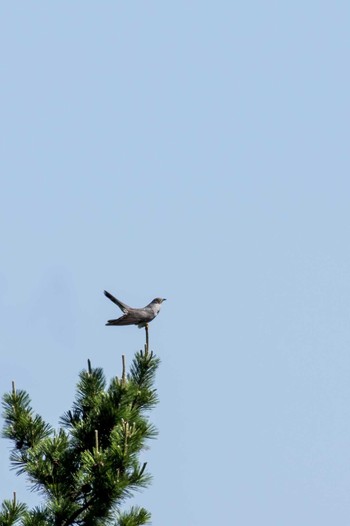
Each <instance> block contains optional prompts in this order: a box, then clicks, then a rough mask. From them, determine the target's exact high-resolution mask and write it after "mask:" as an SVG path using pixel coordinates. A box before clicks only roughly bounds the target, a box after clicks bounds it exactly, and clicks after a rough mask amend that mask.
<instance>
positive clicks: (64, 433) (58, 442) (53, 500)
mask: <svg viewBox="0 0 350 526" xmlns="http://www.w3.org/2000/svg"><path fill="white" fill-rule="evenodd" d="M88 365H89V366H88V370H86V371H82V372H81V373H80V377H79V382H78V385H77V390H76V397H75V400H74V403H73V407H72V409H71V410H69V411H67V412H66V413H65V414H64V415H63V417H62V418H61V421H60V424H61V428H60V429H59V430H54V429H53V428H52V427H51V426H50V425H48V424H47V423H45V422H44V421H43V419H42V418H41V417H40V416H39V415H35V414H34V412H33V410H32V408H31V405H30V399H29V396H28V394H27V393H26V392H25V391H20V390H18V391H16V390H15V388H14V387H13V389H12V392H11V393H7V394H5V395H4V397H3V408H4V412H3V415H4V420H5V425H4V430H3V436H4V437H6V438H8V439H10V440H11V441H12V442H13V448H12V451H11V454H10V460H11V464H12V468H13V469H14V470H15V471H16V472H17V474H23V473H24V474H25V475H26V476H27V478H28V480H29V483H30V485H31V487H32V489H34V490H36V491H38V492H40V494H41V495H42V496H43V505H42V506H41V507H40V508H34V509H32V510H28V509H27V508H26V506H25V505H24V504H17V503H16V502H15V499H14V501H13V502H12V501H8V500H5V501H4V502H3V504H2V511H1V513H0V526H10V525H14V524H16V523H17V524H21V525H22V526H44V525H45V526H48V525H52V526H69V525H82V526H90V525H91V526H92V525H94V526H95V525H105V524H115V525H119V526H138V525H142V524H147V523H148V522H149V520H150V514H149V513H148V512H147V511H146V510H144V509H143V508H134V507H133V508H131V510H130V511H129V512H127V513H125V512H121V508H120V507H121V504H122V503H123V502H124V501H125V499H126V498H128V497H130V496H131V495H132V494H133V491H135V490H139V489H141V488H144V487H146V486H147V485H148V484H149V483H150V480H151V477H150V475H149V473H148V472H147V470H146V464H145V463H143V464H142V463H140V460H139V456H140V452H142V451H143V450H145V449H147V441H148V439H150V438H154V437H155V436H156V435H157V431H156V429H155V427H154V426H153V425H152V424H151V423H150V422H149V419H148V416H147V414H148V411H149V410H150V409H152V408H153V407H154V406H155V405H156V404H157V402H158V399H157V393H156V390H155V389H154V388H153V385H154V379H155V373H156V370H157V367H158V365H159V359H158V358H156V357H155V356H154V355H153V353H148V352H142V351H140V352H138V353H136V355H135V357H134V359H133V362H132V364H131V367H130V372H129V374H128V375H126V373H125V371H124V370H123V374H122V378H116V377H115V378H113V379H112V380H111V381H110V383H109V385H108V386H107V382H106V379H105V376H104V374H103V371H102V369H100V368H95V369H93V368H92V367H91V365H90V362H89V364H88Z"/></svg>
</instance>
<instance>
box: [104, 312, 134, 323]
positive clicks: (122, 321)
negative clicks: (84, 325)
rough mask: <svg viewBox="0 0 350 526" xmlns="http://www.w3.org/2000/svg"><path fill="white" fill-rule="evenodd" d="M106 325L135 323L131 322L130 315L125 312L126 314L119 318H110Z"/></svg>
mask: <svg viewBox="0 0 350 526" xmlns="http://www.w3.org/2000/svg"><path fill="white" fill-rule="evenodd" d="M106 325H133V323H130V320H128V315H127V314H124V316H121V317H120V318H118V319H117V320H108V321H107V323H106Z"/></svg>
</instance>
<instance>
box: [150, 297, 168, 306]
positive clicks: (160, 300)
mask: <svg viewBox="0 0 350 526" xmlns="http://www.w3.org/2000/svg"><path fill="white" fill-rule="evenodd" d="M163 301H166V298H154V300H153V301H152V303H159V305H161V304H162V303H163Z"/></svg>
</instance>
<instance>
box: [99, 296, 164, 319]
mask: <svg viewBox="0 0 350 526" xmlns="http://www.w3.org/2000/svg"><path fill="white" fill-rule="evenodd" d="M104 293H105V296H107V298H108V299H110V300H111V301H113V303H115V304H116V305H118V307H119V308H120V309H121V310H122V311H123V313H124V314H123V316H121V317H120V318H118V319H116V320H108V322H107V323H106V325H137V326H138V327H139V328H141V327H146V326H147V324H148V323H149V322H150V321H152V320H153V319H154V318H155V317H156V316H157V314H158V313H159V311H160V306H161V304H162V303H163V301H165V298H155V299H154V300H153V301H151V303H149V304H148V305H146V307H143V309H133V308H132V307H129V306H128V305H126V304H125V303H123V302H122V301H120V300H118V299H117V298H115V297H114V296H112V294H110V293H109V292H107V291H106V290H105V291H104Z"/></svg>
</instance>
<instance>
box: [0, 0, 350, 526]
mask: <svg viewBox="0 0 350 526" xmlns="http://www.w3.org/2000/svg"><path fill="white" fill-rule="evenodd" d="M349 16H350V6H349V4H348V2H342V1H337V0H336V1H334V2H332V3H329V2H322V1H317V2H316V1H312V0H310V1H309V2H300V1H296V2H257V1H252V2H246V3H244V2H240V3H239V2H238V3H234V2H215V3H214V2H212V3H210V2H197V1H193V2H183V1H178V2H175V3H172V4H171V3H167V2H159V1H155V2H138V3H137V4H136V3H133V2H127V3H126V2H91V1H84V2H82V1H76V2H74V3H71V2H60V3H59V4H57V3H51V2H50V3H47V2H31V3H22V2H11V3H3V4H2V5H1V6H0V47H1V50H2V52H1V55H2V56H1V67H0V76H1V78H0V94H1V101H2V103H1V118H0V133H1V142H0V145H1V146H0V147H1V155H0V173H1V192H0V217H1V254H2V255H1V265H0V304H1V331H0V334H1V339H0V343H1V377H0V388H1V392H4V391H5V390H7V389H9V388H10V386H11V380H15V381H16V384H17V386H18V388H24V389H26V390H28V392H29V393H30V395H31V397H32V401H33V406H34V408H35V409H36V410H37V411H38V412H39V413H40V414H42V415H43V417H44V418H45V419H47V420H48V421H49V422H50V423H52V424H54V425H56V424H57V422H58V419H59V417H60V415H61V414H63V412H64V411H66V410H67V409H68V408H70V406H71V403H72V398H73V394H74V389H75V384H76V381H77V375H78V373H79V371H80V370H81V369H82V368H84V367H86V360H87V358H90V359H91V361H92V364H93V365H94V366H101V367H103V368H104V370H105V373H106V375H107V377H108V378H110V377H112V376H113V375H115V374H120V370H121V354H123V353H124V354H126V356H127V360H129V363H130V360H131V358H132V356H133V353H134V352H135V351H136V350H138V349H140V348H141V347H142V345H143V342H144V333H143V331H139V330H138V329H137V328H134V327H122V328H113V327H105V325H104V323H105V321H106V320H107V319H109V318H111V317H113V316H114V315H115V313H116V312H115V310H114V306H113V305H112V304H111V303H110V302H108V300H106V298H104V296H103V289H107V290H110V291H111V292H112V293H114V294H115V295H116V296H118V297H119V298H120V299H121V300H123V301H125V302H126V303H128V304H130V305H134V306H143V305H145V304H146V303H148V302H149V301H150V300H151V299H152V298H153V297H155V296H163V297H166V298H167V300H168V301H167V302H166V303H165V304H164V306H163V308H162V311H161V313H160V315H159V317H158V318H157V319H156V320H155V321H154V322H153V323H152V325H151V327H150V338H151V346H152V348H153V349H154V351H156V353H157V354H158V355H159V356H160V357H161V360H162V365H161V368H160V370H159V375H158V378H157V387H158V389H159V395H160V405H159V407H158V408H157V409H156V410H155V411H154V413H153V414H152V418H153V420H154V422H155V423H156V425H157V426H158V428H159V431H160V435H159V438H158V439H157V440H156V441H154V442H152V444H151V449H150V451H148V452H146V453H145V460H147V461H148V466H149V469H150V472H151V473H152V474H153V476H154V482H153V484H152V486H151V487H150V488H149V489H147V490H145V491H144V492H143V493H142V494H140V495H139V496H137V498H136V502H137V503H139V504H142V505H144V506H146V507H147V508H148V509H150V511H151V512H152V515H153V524H154V525H155V526H157V525H161V524H167V526H177V525H178V524H183V525H185V526H207V525H208V526H209V525H211V524H239V525H240V526H253V525H254V526H255V525H256V524H260V525H266V526H281V525H283V526H295V525H296V524H298V526H309V525H310V524H318V526H329V524H337V526H345V525H348V524H349V517H350V500H349V491H350V403H349V402H350V381H349V377H350V353H349V349H350V330H349V311H350V302H349V297H350V295H349V293H350V280H349V278H350V275H349V274H350V248H349V234H350V211H349V194H350V180H349V173H350V170H349V168H350V161H349V146H348V144H349V120H350V119H349V91H350V86H349V84H350V82H349V71H348V69H349V68H348V59H349V47H350V45H349V44H350V42H349V38H350V37H349V30H348V28H349ZM8 446H9V444H8V443H7V442H6V441H5V440H2V441H1V444H0V451H1V458H2V459H3V460H2V462H1V480H2V483H1V487H0V490H1V492H0V497H1V498H7V497H10V496H11V495H12V491H14V490H16V491H17V494H18V498H20V499H22V500H25V501H27V502H28V503H34V502H36V500H35V499H36V498H35V496H34V495H33V494H31V493H29V492H28V490H27V489H26V485H25V483H24V481H22V480H21V479H20V478H17V477H15V475H14V474H13V473H11V472H10V471H9V464H8V462H7V456H8Z"/></svg>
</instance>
